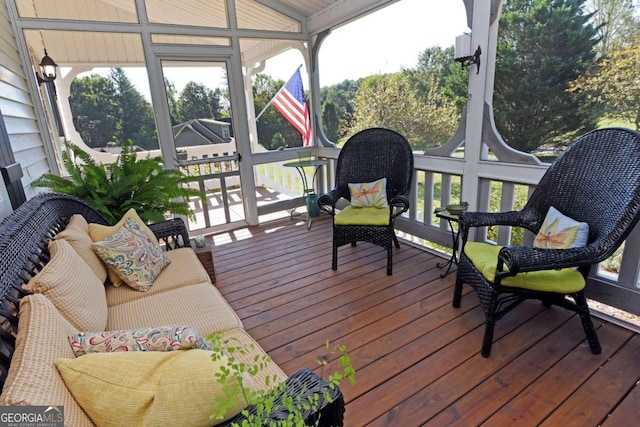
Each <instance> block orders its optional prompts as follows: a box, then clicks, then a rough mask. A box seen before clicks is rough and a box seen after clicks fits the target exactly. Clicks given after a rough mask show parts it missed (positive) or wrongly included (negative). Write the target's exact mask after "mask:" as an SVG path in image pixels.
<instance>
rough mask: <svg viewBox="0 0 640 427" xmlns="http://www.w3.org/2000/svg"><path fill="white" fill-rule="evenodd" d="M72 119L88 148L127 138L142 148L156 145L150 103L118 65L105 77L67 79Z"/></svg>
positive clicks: (103, 145) (104, 145) (110, 143)
mask: <svg viewBox="0 0 640 427" xmlns="http://www.w3.org/2000/svg"><path fill="white" fill-rule="evenodd" d="M69 106H70V108H71V114H72V115H73V123H74V125H75V127H76V130H77V131H78V133H79V134H80V136H81V137H82V140H83V141H84V142H85V144H87V146H89V147H91V148H99V147H107V146H119V145H122V144H123V143H124V142H125V141H127V140H132V141H134V143H135V144H136V145H138V146H140V147H142V148H145V149H148V150H150V149H156V148H158V139H157V136H156V126H155V121H154V119H153V110H152V108H151V104H150V103H149V102H148V101H147V100H146V99H145V98H144V97H143V96H142V94H141V93H140V92H139V91H138V90H137V89H136V88H135V86H134V85H133V84H132V83H131V81H130V80H129V78H128V77H127V76H126V74H125V73H124V71H123V70H122V69H121V68H113V69H111V71H110V73H109V76H108V77H103V76H99V75H97V74H94V75H91V76H89V77H82V78H76V79H74V80H73V82H71V91H70V95H69Z"/></svg>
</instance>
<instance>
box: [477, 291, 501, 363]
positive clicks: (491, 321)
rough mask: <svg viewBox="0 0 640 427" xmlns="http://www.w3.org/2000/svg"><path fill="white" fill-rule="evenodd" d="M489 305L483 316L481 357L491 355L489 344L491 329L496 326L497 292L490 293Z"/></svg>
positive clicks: (491, 343) (490, 343)
mask: <svg viewBox="0 0 640 427" xmlns="http://www.w3.org/2000/svg"><path fill="white" fill-rule="evenodd" d="M490 301H491V302H490V303H489V307H488V308H487V310H486V311H485V317H486V319H487V321H486V325H485V328H484V338H483V339H482V350H481V351H480V353H481V354H482V357H489V356H490V355H491V346H492V345H493V331H494V329H495V326H496V318H497V316H496V310H497V309H498V294H496V293H493V294H492V295H491V299H490Z"/></svg>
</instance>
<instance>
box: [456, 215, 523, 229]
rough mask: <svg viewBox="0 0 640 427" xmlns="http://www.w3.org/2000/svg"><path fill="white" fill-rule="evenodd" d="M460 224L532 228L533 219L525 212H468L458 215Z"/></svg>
mask: <svg viewBox="0 0 640 427" xmlns="http://www.w3.org/2000/svg"><path fill="white" fill-rule="evenodd" d="M458 222H459V224H460V226H462V227H467V228H468V227H485V226H491V225H510V226H516V227H526V228H529V227H531V225H532V224H535V223H533V222H532V218H529V215H527V213H526V212H525V211H509V212H468V211H464V212H461V213H460V215H458Z"/></svg>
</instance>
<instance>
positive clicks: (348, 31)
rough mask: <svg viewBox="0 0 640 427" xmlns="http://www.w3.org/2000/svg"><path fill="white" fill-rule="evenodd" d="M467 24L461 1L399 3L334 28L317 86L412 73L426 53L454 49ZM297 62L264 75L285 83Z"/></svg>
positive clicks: (270, 67)
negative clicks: (430, 49) (404, 70)
mask: <svg viewBox="0 0 640 427" xmlns="http://www.w3.org/2000/svg"><path fill="white" fill-rule="evenodd" d="M466 22H467V19H466V13H465V9H464V4H463V1H462V0H401V1H399V2H397V3H394V4H392V5H391V6H387V7H385V8H383V9H382V10H379V11H377V12H374V13H371V14H369V15H367V16H365V17H364V18H360V19H358V20H356V21H354V22H351V23H349V24H347V25H345V26H343V27H340V28H338V29H335V30H333V32H332V33H331V34H330V35H329V36H328V37H327V38H326V39H325V41H324V42H323V44H322V47H321V49H320V56H319V63H320V87H324V86H330V85H334V84H336V83H340V82H342V81H343V80H345V79H349V80H356V79H359V78H361V77H366V76H369V75H372V74H384V73H393V72H397V71H400V70H401V69H402V68H413V67H415V66H416V65H417V63H418V55H419V54H420V53H421V52H423V51H424V50H425V49H426V48H428V47H432V46H440V47H449V46H453V45H454V43H455V38H456V36H458V35H460V34H463V33H466V32H469V31H470V30H469V28H468V27H467V25H466ZM289 58H290V59H289ZM296 60H297V62H296ZM301 63H302V58H301V56H299V55H298V54H297V53H293V52H292V53H290V54H287V59H285V60H272V61H267V66H266V68H265V71H264V72H265V73H266V74H269V75H271V76H272V77H275V78H278V79H282V80H287V79H288V78H289V77H291V74H292V73H293V72H294V71H295V69H296V67H297V66H298V65H300V64H301ZM286 64H290V65H289V66H288V67H287V66H286Z"/></svg>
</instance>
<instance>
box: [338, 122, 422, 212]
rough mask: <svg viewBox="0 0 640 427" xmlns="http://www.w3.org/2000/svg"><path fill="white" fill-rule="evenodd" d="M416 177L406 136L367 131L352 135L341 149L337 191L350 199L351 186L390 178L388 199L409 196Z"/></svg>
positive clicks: (380, 130)
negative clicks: (413, 178) (412, 179)
mask: <svg viewBox="0 0 640 427" xmlns="http://www.w3.org/2000/svg"><path fill="white" fill-rule="evenodd" d="M412 175H413V152H412V151H411V146H410V145H409V142H407V140H406V139H405V137H404V136H402V135H400V134H399V133H397V132H394V131H392V130H389V129H383V128H371V129H365V130H363V131H360V132H358V133H356V134H355V135H353V136H351V137H350V138H349V139H348V140H347V142H346V143H345V144H344V146H343V147H342V150H340V155H339V156H338V162H337V165H336V182H335V186H336V189H337V190H338V191H339V192H340V194H341V195H342V196H343V197H345V198H346V199H347V200H351V198H350V196H349V189H348V184H349V183H360V182H372V181H376V180H378V179H381V178H384V177H386V178H387V197H388V198H389V199H391V198H392V197H394V196H396V195H398V194H408V193H409V190H410V187H411V177H412Z"/></svg>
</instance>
